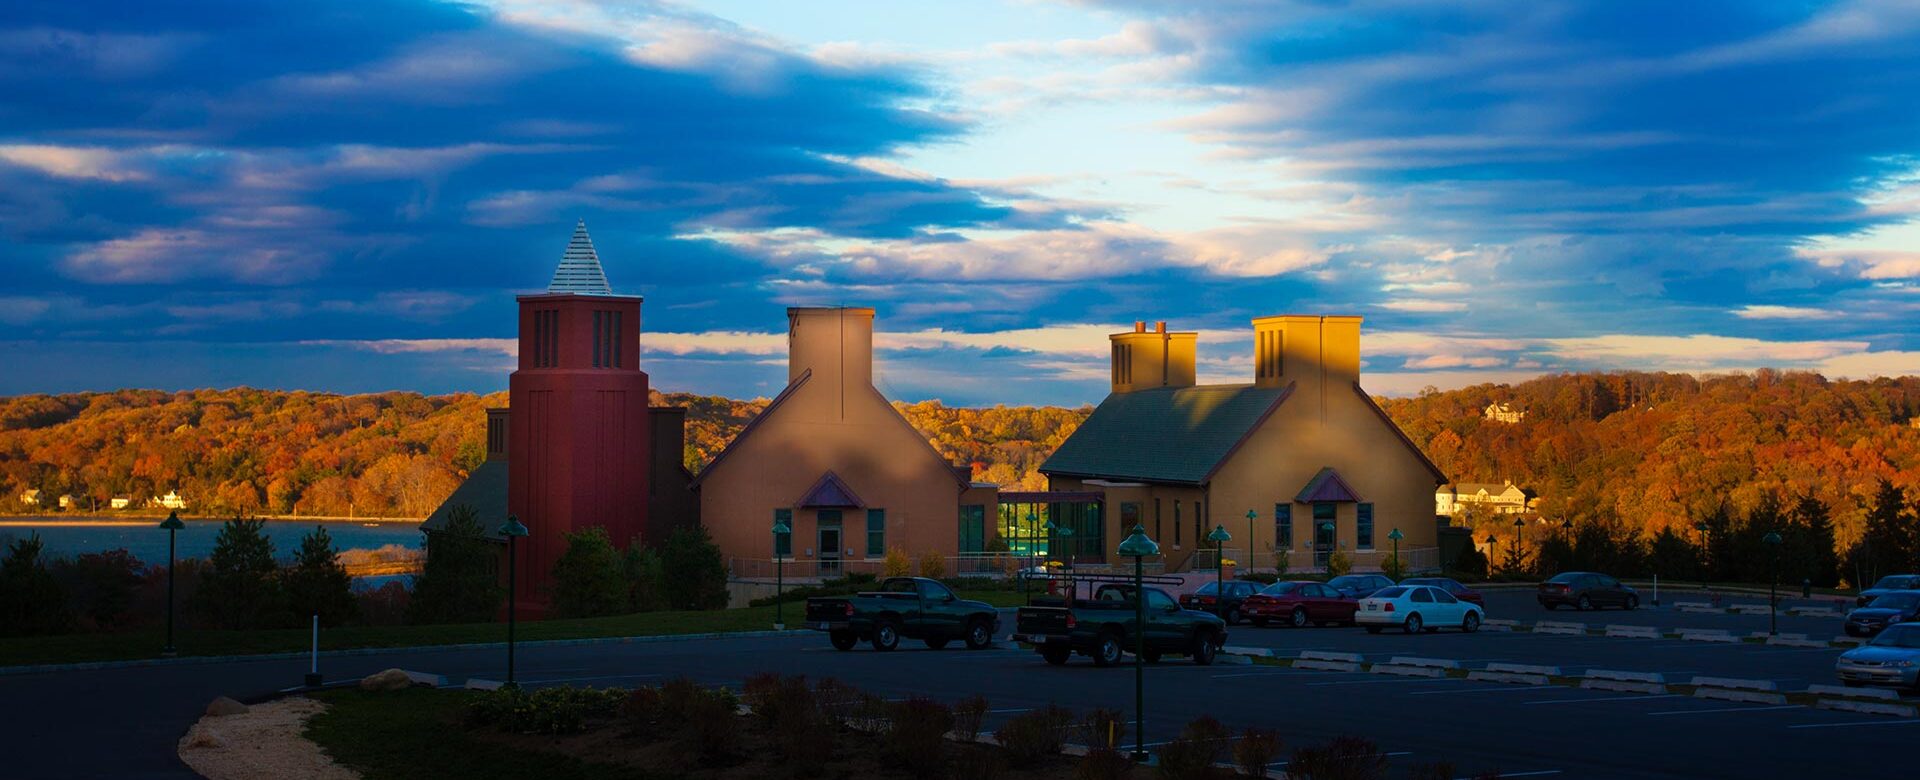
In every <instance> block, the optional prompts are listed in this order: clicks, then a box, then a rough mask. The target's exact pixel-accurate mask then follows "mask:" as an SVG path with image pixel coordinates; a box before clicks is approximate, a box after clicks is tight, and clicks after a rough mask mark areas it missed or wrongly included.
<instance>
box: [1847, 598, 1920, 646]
mask: <svg viewBox="0 0 1920 780" xmlns="http://www.w3.org/2000/svg"><path fill="white" fill-rule="evenodd" d="M1914 620H1920V592H1894V593H1889V594H1887V595H1885V596H1881V597H1880V598H1877V599H1874V600H1873V603H1871V604H1868V605H1866V606H1864V607H1861V608H1859V609H1856V610H1854V611H1852V612H1849V613H1847V625H1846V630H1847V636H1873V635H1874V634H1878V633H1880V632H1881V631H1883V630H1885V629H1886V627H1887V626H1891V625H1893V624H1895V623H1906V622H1909V621H1914Z"/></svg>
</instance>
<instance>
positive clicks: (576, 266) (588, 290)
mask: <svg viewBox="0 0 1920 780" xmlns="http://www.w3.org/2000/svg"><path fill="white" fill-rule="evenodd" d="M547 292H550V293H573V294H575V295H612V294H613V287H612V286H611V285H608V284H607V272H606V271H605V270H603V269H602V268H601V267H600V254H599V253H597V252H595V251H593V239H591V238H589V237H587V221H586V220H584V219H583V220H580V222H579V223H578V224H576V225H574V226H573V240H572V241H569V242H567V251H566V253H565V254H563V255H561V256H560V267H558V268H555V269H553V281H552V282H550V283H548V284H547Z"/></svg>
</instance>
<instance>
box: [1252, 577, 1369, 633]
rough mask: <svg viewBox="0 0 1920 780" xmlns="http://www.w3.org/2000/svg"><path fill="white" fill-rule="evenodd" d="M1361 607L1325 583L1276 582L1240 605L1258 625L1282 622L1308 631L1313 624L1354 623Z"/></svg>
mask: <svg viewBox="0 0 1920 780" xmlns="http://www.w3.org/2000/svg"><path fill="white" fill-rule="evenodd" d="M1358 605H1359V602H1358V601H1356V600H1354V599H1350V598H1347V597H1345V596H1342V595H1340V592H1339V591H1337V590H1334V589H1333V588H1330V587H1328V586H1327V585H1326V584H1324V583H1319V582H1300V581H1296V582H1276V583H1274V584H1272V585H1268V586H1267V587H1266V589H1265V590H1262V591H1260V592H1259V593H1256V594H1254V595H1252V596H1248V597H1247V600H1246V601H1245V602H1244V603H1242V604H1241V605H1240V611H1241V613H1242V614H1245V615H1246V616H1247V617H1249V618H1252V619H1253V624H1254V625H1256V626H1264V625H1267V624H1268V623H1270V622H1274V621H1279V622H1282V623H1286V624H1287V625H1290V626H1293V627H1295V628H1304V627H1306V625H1307V624H1309V623H1311V624H1313V625H1316V626H1324V625H1327V624H1328V623H1349V624H1351V623H1352V622H1353V612H1354V610H1355V609H1356V608H1357V607H1358Z"/></svg>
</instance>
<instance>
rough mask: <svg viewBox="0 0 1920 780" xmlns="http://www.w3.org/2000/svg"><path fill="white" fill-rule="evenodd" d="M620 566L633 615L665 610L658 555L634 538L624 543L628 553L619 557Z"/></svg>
mask: <svg viewBox="0 0 1920 780" xmlns="http://www.w3.org/2000/svg"><path fill="white" fill-rule="evenodd" d="M621 567H622V569H624V573H625V574H626V578H627V608H628V609H630V610H633V611H634V612H652V611H655V610H660V609H666V607H667V597H666V593H665V588H666V582H665V580H664V576H665V575H664V574H663V573H662V564H661V562H660V553H658V552H655V551H653V550H651V549H649V548H648V547H647V546H646V545H644V544H641V543H640V540H639V539H638V538H636V539H634V540H633V541H632V542H629V543H628V544H627V551H626V553H625V554H623V555H622V556H621Z"/></svg>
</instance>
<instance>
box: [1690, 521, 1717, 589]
mask: <svg viewBox="0 0 1920 780" xmlns="http://www.w3.org/2000/svg"><path fill="white" fill-rule="evenodd" d="M1693 530H1695V531H1699V532H1700V590H1702V591H1705V590H1706V589H1707V575H1708V574H1709V572H1708V569H1710V568H1712V566H1713V555H1712V553H1711V552H1709V551H1708V549H1707V524H1706V523H1705V522H1699V523H1694V524H1693Z"/></svg>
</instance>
